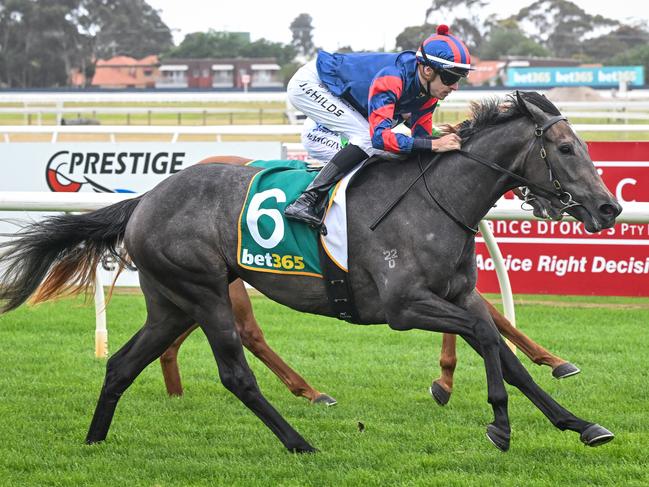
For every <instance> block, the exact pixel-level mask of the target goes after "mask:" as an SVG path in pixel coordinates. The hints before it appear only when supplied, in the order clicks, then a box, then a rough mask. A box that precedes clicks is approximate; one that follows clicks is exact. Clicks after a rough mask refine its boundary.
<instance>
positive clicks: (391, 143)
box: [368, 73, 434, 154]
mask: <svg viewBox="0 0 649 487" xmlns="http://www.w3.org/2000/svg"><path fill="white" fill-rule="evenodd" d="M402 92H403V80H402V79H401V76H399V75H396V74H394V75H393V74H390V73H379V74H378V75H377V76H376V78H374V80H373V81H372V84H371V86H370V91H369V96H368V112H369V116H368V121H369V125H370V138H371V140H372V147H374V148H375V149H380V150H384V151H388V152H395V153H399V154H403V153H409V152H412V150H413V149H430V141H428V140H425V139H419V138H415V137H409V136H407V135H404V134H400V133H395V132H393V131H392V127H393V126H394V125H395V123H394V121H395V120H396V119H397V117H396V116H395V113H394V110H395V105H396V103H397V101H398V100H399V98H401V94H402ZM432 106H434V104H433V105H432ZM422 108H423V107H422ZM431 111H432V110H431ZM413 115H414V114H413ZM419 118H421V116H419ZM422 122H423V121H422ZM414 123H415V122H414V121H413V124H414ZM431 126H432V119H431ZM429 135H430V132H429Z"/></svg>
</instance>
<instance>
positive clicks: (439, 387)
mask: <svg viewBox="0 0 649 487" xmlns="http://www.w3.org/2000/svg"><path fill="white" fill-rule="evenodd" d="M248 162H251V159H245V158H242V157H238V156H213V157H208V158H206V159H203V160H202V161H200V162H199V164H217V163H218V164H231V165H238V166H241V165H245V164H246V163H248ZM229 293H230V301H231V302H232V310H233V312H234V317H235V323H236V327H237V331H238V332H239V336H240V337H241V342H242V343H243V345H244V346H245V347H246V348H247V349H248V350H250V351H251V352H252V353H253V354H254V355H255V356H256V357H257V358H258V359H259V360H261V361H262V362H263V363H264V364H265V365H266V366H267V367H268V368H269V369H270V370H272V371H273V372H274V373H275V375H277V377H279V378H280V380H281V381H282V382H283V383H284V384H285V385H286V387H287V388H288V389H289V391H291V392H292V393H293V394H294V395H295V396H297V397H304V398H306V399H308V400H309V401H310V402H311V403H313V404H315V403H322V404H326V405H327V406H332V405H334V404H336V400H335V399H334V398H332V397H331V396H329V395H328V394H324V393H321V392H319V391H318V390H316V389H314V388H313V387H312V386H311V385H310V384H309V383H308V382H306V381H305V380H304V378H302V376H300V375H299V374H298V373H297V372H295V371H294V370H293V369H292V368H291V367H289V366H288V365H287V364H286V362H284V361H283V360H282V358H281V357H280V356H279V355H277V353H275V351H274V350H273V349H272V348H270V346H269V345H268V343H267V342H266V340H265V339H264V334H263V333H262V331H261V328H260V327H259V324H258V323H257V320H256V318H255V315H254V313H253V310H252V304H251V302H250V298H249V297H248V293H247V291H246V289H245V287H244V285H243V282H242V281H241V280H240V279H237V280H235V281H234V282H232V283H231V284H230V287H229ZM483 300H484V301H485V304H486V306H487V307H488V308H489V312H490V313H491V317H492V318H493V320H494V322H495V323H496V326H497V327H498V330H499V331H500V333H501V334H502V335H503V336H504V337H506V338H507V339H508V340H510V341H511V342H512V343H514V344H515V345H516V346H517V347H518V348H520V349H521V350H522V351H523V353H524V354H525V355H527V356H528V357H529V358H530V360H532V361H533V362H534V363H535V364H537V365H547V366H550V367H552V375H553V376H554V377H555V378H557V379H562V378H566V377H570V376H572V375H575V374H578V373H579V372H580V370H579V369H578V368H577V367H576V366H574V365H573V364H571V363H570V362H567V361H566V360H564V359H562V358H560V357H558V356H556V355H554V354H552V353H550V352H549V351H548V350H546V349H545V348H543V347H542V346H540V345H539V344H537V343H536V342H534V341H533V340H531V339H530V338H529V337H528V336H527V335H525V334H524V333H522V332H521V331H520V330H518V329H517V328H515V327H514V326H512V324H511V323H510V322H509V320H507V318H505V317H504V316H503V315H502V314H501V313H500V312H499V311H498V310H497V309H496V308H495V307H494V306H493V305H492V304H491V303H489V302H488V301H487V300H486V299H484V297H483ZM197 327H198V325H195V326H193V327H192V328H190V329H189V330H188V331H187V332H185V333H183V334H182V335H181V336H180V337H178V339H177V340H176V341H175V342H174V343H173V344H172V345H171V346H170V347H169V348H168V349H167V350H166V351H165V352H164V353H163V354H162V356H161V357H160V365H161V366H162V375H163V376H164V381H165V386H166V388H167V393H168V394H169V395H170V396H180V395H182V393H183V388H182V383H181V380H180V371H179V369H178V351H179V349H180V345H181V344H182V343H183V342H184V341H185V339H186V338H187V337H188V336H189V335H190V333H191V332H192V331H194V330H195V329H196V328H197ZM456 337H457V336H456V335H452V334H448V333H445V334H444V336H443V339H442V352H441V356H440V361H439V364H440V367H441V376H440V377H439V378H438V379H436V380H434V381H433V383H432V385H431V387H430V389H429V390H430V393H431V395H432V397H433V398H434V399H435V401H437V403H438V404H440V405H441V406H443V405H445V404H447V403H448V401H449V399H450V396H451V392H452V390H453V372H454V371H455V365H456V363H457V356H456V353H455V344H456Z"/></svg>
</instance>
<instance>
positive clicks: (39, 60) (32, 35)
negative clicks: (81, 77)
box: [0, 0, 85, 88]
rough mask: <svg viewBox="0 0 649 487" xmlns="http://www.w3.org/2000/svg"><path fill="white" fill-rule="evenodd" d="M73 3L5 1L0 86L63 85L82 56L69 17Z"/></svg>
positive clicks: (66, 0) (1, 17)
mask: <svg viewBox="0 0 649 487" xmlns="http://www.w3.org/2000/svg"><path fill="white" fill-rule="evenodd" d="M77 10H78V1H77V0H61V1H57V2H49V1H46V0H6V1H5V2H4V5H2V8H0V33H1V34H0V47H1V48H0V83H2V84H4V85H6V86H9V87H19V88H27V87H49V86H63V85H65V84H66V83H67V80H68V75H69V72H70V70H71V68H72V67H73V66H77V65H78V64H79V63H80V60H81V59H82V57H83V45H84V43H85V39H84V37H83V35H81V34H80V33H79V31H78V30H77V28H76V26H75V25H74V24H73V23H71V22H70V20H69V18H70V17H74V15H75V12H76V11H77Z"/></svg>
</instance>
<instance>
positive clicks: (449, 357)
mask: <svg viewBox="0 0 649 487" xmlns="http://www.w3.org/2000/svg"><path fill="white" fill-rule="evenodd" d="M456 341H457V336H456V335H451V334H449V333H444V335H443V337H442V353H441V354H440V357H439V365H440V367H441V369H442V375H441V376H440V378H439V379H437V380H434V381H433V383H432V385H431V386H430V393H431V395H432V396H433V399H435V401H437V404H439V405H440V406H445V405H446V404H447V403H448V401H449V399H450V398H451V392H453V372H454V371H455V365H456V364H457V355H456V353H455V344H456Z"/></svg>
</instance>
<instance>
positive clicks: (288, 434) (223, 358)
mask: <svg viewBox="0 0 649 487" xmlns="http://www.w3.org/2000/svg"><path fill="white" fill-rule="evenodd" d="M220 291H221V292H220V293H219V294H218V295H217V297H216V299H215V301H214V302H213V303H209V305H206V304H205V303H202V305H201V309H200V316H197V317H196V318H197V321H198V322H199V323H200V324H201V325H200V326H201V328H202V329H203V331H204V332H205V335H206V336H207V339H208V341H209V343H210V346H211V348H212V352H213V353H214V358H215V359H216V362H217V364H218V367H219V376H220V378H221V382H222V383H223V385H224V386H225V388H226V389H228V390H229V391H230V392H232V393H233V394H234V395H235V396H237V397H238V398H239V400H240V401H241V402H243V403H244V404H245V405H246V407H248V408H249V409H250V410H251V411H252V412H253V413H255V414H256V415H257V417H258V418H259V419H261V420H262V421H263V422H264V424H265V425H266V426H268V428H270V430H271V431H272V432H273V433H275V435H276V436H277V438H278V439H279V440H280V441H281V442H282V443H283V444H284V446H285V447H286V448H287V449H288V450H289V451H293V452H298V453H302V452H314V451H315V449H314V448H313V447H312V446H311V445H309V443H307V441H306V440H305V439H304V438H302V436H300V434H299V433H298V432H297V431H295V430H294V429H293V428H292V427H291V425H289V424H288V422H287V421H286V420H285V419H284V418H282V416H281V415H280V414H279V413H278V412H277V411H276V410H275V409H274V408H273V406H271V405H270V403H269V402H268V401H267V400H266V398H265V397H264V396H263V395H262V393H261V391H260V390H259V386H258V385H257V381H256V380H255V376H254V375H253V373H252V371H251V370H250V368H249V367H248V363H247V362H246V358H245V355H244V353H243V347H242V345H241V340H240V338H239V335H238V333H237V332H236V329H235V324H234V316H233V313H232V308H231V306H230V301H229V299H228V293H227V288H226V287H225V286H224V287H223V289H221V290H220ZM205 306H207V307H205Z"/></svg>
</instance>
